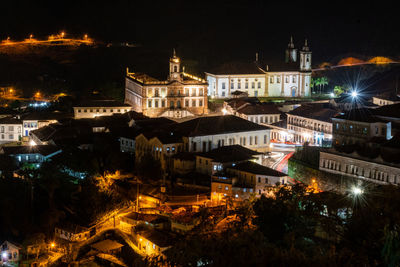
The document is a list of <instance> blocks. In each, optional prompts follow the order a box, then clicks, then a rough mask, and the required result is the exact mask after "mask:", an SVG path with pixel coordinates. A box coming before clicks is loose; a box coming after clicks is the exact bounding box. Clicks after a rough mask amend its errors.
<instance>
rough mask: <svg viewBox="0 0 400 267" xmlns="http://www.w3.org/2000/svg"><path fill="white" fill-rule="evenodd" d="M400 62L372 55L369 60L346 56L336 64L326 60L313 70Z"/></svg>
mask: <svg viewBox="0 0 400 267" xmlns="http://www.w3.org/2000/svg"><path fill="white" fill-rule="evenodd" d="M399 63H400V62H399V61H397V60H394V59H391V58H388V57H379V56H378V57H372V58H370V59H367V60H363V59H359V58H355V57H346V58H343V59H341V60H340V61H339V62H338V63H337V64H336V65H333V64H331V63H329V62H324V63H322V64H320V65H319V66H318V68H316V69H313V71H320V70H326V69H334V68H340V67H351V66H359V65H387V64H399Z"/></svg>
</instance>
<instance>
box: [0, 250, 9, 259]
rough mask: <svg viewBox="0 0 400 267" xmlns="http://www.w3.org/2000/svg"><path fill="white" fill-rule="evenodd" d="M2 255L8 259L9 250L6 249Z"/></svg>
mask: <svg viewBox="0 0 400 267" xmlns="http://www.w3.org/2000/svg"><path fill="white" fill-rule="evenodd" d="M1 256H2V257H3V259H7V257H8V252H6V251H4V252H3V253H2V254H1Z"/></svg>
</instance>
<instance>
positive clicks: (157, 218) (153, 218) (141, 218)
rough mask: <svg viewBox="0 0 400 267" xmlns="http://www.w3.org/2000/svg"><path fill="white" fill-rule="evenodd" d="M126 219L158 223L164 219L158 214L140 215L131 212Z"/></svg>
mask: <svg viewBox="0 0 400 267" xmlns="http://www.w3.org/2000/svg"><path fill="white" fill-rule="evenodd" d="M124 217H125V218H128V219H131V220H135V221H143V222H149V223H153V222H158V221H160V219H162V218H164V217H162V216H160V215H157V214H146V213H138V212H131V213H129V214H127V215H125V216H124Z"/></svg>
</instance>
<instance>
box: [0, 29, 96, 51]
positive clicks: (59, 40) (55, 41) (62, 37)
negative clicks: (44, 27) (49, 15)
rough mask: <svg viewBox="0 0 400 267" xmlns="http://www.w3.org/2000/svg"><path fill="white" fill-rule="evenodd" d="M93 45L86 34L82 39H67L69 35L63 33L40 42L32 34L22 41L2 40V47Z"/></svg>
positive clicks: (0, 44)
mask: <svg viewBox="0 0 400 267" xmlns="http://www.w3.org/2000/svg"><path fill="white" fill-rule="evenodd" d="M81 44H85V45H93V44H94V41H93V39H91V38H89V36H88V35H87V34H84V35H83V36H82V38H73V37H72V36H71V37H67V34H66V33H65V32H64V31H62V32H60V33H59V34H52V35H50V36H49V37H48V38H47V39H44V40H40V39H36V38H34V35H33V34H30V35H29V37H28V38H27V39H25V40H22V41H17V40H12V39H11V38H10V37H7V39H5V40H2V41H1V43H0V47H1V46H3V47H4V46H5V47H9V46H18V45H46V46H53V45H64V46H76V45H81Z"/></svg>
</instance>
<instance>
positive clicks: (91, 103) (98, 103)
mask: <svg viewBox="0 0 400 267" xmlns="http://www.w3.org/2000/svg"><path fill="white" fill-rule="evenodd" d="M74 107H127V108H128V107H129V108H130V107H131V106H130V105H128V104H124V103H122V102H119V101H116V100H114V99H85V100H82V101H81V102H80V103H78V104H76V105H74Z"/></svg>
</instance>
